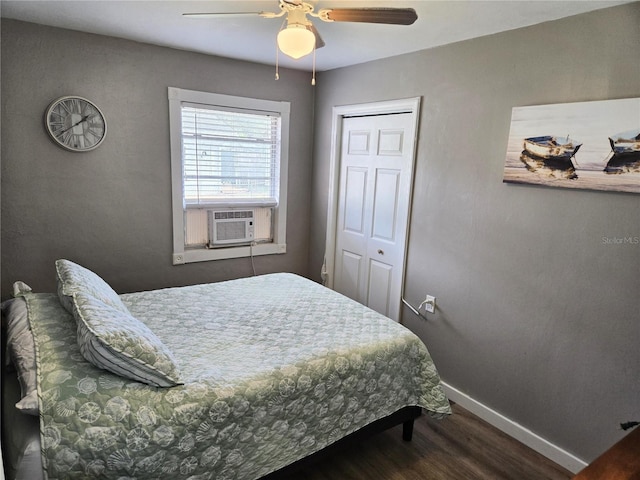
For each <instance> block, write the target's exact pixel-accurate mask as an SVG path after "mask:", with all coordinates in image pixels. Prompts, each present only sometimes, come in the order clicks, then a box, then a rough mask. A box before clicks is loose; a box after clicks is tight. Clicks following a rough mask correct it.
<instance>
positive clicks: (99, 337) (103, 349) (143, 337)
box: [73, 292, 182, 387]
mask: <svg viewBox="0 0 640 480" xmlns="http://www.w3.org/2000/svg"><path fill="white" fill-rule="evenodd" d="M73 315H74V317H75V318H76V322H77V323H78V345H79V346H80V352H81V353H82V356H83V357H84V358H85V359H86V360H87V361H89V362H90V363H92V364H93V365H95V366H96V367H98V368H103V369H105V370H109V371H110V372H112V373H115V374H117V375H121V376H123V377H126V378H130V379H132V380H137V381H139V382H144V383H147V384H149V385H154V386H156V387H173V386H175V385H181V384H182V382H181V381H180V373H179V371H178V367H177V365H176V362H175V359H174V357H173V354H172V353H171V351H170V350H169V349H168V348H167V347H166V346H165V345H164V344H163V343H162V342H161V341H160V339H159V338H158V337H157V336H156V335H155V334H154V333H153V332H152V331H151V330H150V329H149V328H148V327H147V326H146V325H145V324H144V323H142V322H141V321H139V320H138V319H136V318H134V317H133V316H131V314H130V313H128V312H123V311H121V310H119V309H117V308H114V307H113V306H111V305H108V304H106V303H105V302H103V301H102V300H100V299H97V298H95V297H93V296H91V295H88V294H86V293H82V292H77V293H75V294H74V295H73Z"/></svg>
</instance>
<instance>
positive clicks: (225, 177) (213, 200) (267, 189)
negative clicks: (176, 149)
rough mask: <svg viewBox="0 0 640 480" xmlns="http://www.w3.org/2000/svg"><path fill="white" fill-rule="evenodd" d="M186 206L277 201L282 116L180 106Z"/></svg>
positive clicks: (210, 107)
mask: <svg viewBox="0 0 640 480" xmlns="http://www.w3.org/2000/svg"><path fill="white" fill-rule="evenodd" d="M181 120H182V160H183V195H184V203H185V206H186V207H189V206H207V205H216V206H220V205H227V206H240V205H261V206H275V205H277V204H278V192H279V185H278V181H279V178H280V172H279V168H280V165H279V163H280V162H279V160H280V114H279V113H272V112H251V111H249V112H245V111H237V110H233V109H226V108H223V107H222V108H218V107H215V106H207V105H200V104H192V103H185V102H183V103H182V104H181Z"/></svg>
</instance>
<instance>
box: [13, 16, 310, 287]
mask: <svg viewBox="0 0 640 480" xmlns="http://www.w3.org/2000/svg"><path fill="white" fill-rule="evenodd" d="M274 74H275V71H274V68H273V67H271V66H264V65H257V64H252V63H247V62H240V61H235V60H229V59H224V58H216V57H211V56H206V55H201V54H196V53H188V52H184V51H180V50H173V49H169V48H163V47H157V46H151V45H145V44H140V43H136V42H131V41H126V40H120V39H115V38H110V37H104V36H98V35H90V34H84V33H79V32H74V31H70V30H62V29H57V28H50V27H44V26H39V25H35V24H30V23H24V22H18V21H12V20H3V21H2V249H1V251H2V296H3V298H6V297H7V295H8V294H9V293H10V291H11V290H10V289H11V284H12V283H13V282H14V281H16V280H23V281H25V282H27V283H28V284H30V285H31V286H32V288H34V290H37V291H52V289H53V288H54V287H55V270H54V261H55V260H56V259H57V258H68V259H70V260H74V261H76V262H79V263H81V264H83V265H85V266H87V267H89V268H91V269H93V270H94V271H96V272H98V273H99V274H100V275H102V276H103V277H104V278H105V279H106V280H107V281H108V282H109V283H110V284H111V285H112V286H113V287H114V288H115V289H116V290H117V291H118V292H129V291H134V290H141V289H153V288H159V287H166V286H174V285H186V284H194V283H202V282H211V281H218V280H225V279H229V278H235V277H240V276H247V275H250V274H251V262H250V260H249V259H248V258H245V259H238V260H225V261H216V262H203V263H197V264H189V265H180V266H172V264H171V253H172V217H171V180H170V157H169V121H168V101H167V87H169V86H173V87H180V88H186V89H195V90H204V91H211V92H216V93H222V94H228V95H238V96H247V97H253V96H255V97H258V98H264V99H269V100H285V101H289V102H291V135H290V138H291V144H290V153H289V157H290V163H289V184H288V229H287V244H288V248H287V253H286V254H285V255H270V256H261V257H256V258H255V266H256V270H257V272H258V273H267V272H270V271H290V272H295V273H299V274H303V275H304V274H306V273H307V262H308V245H309V223H308V221H309V220H308V219H309V208H310V184H311V154H312V133H313V132H312V130H313V128H312V115H313V95H314V92H313V87H311V85H310V83H309V74H308V73H306V72H299V71H293V70H283V71H282V72H281V73H280V80H279V81H277V82H276V81H274ZM62 95H80V96H83V97H87V98H89V99H91V100H93V101H94V102H95V103H96V104H97V105H98V106H99V107H100V108H101V109H102V111H103V112H104V114H105V116H106V117H107V120H108V134H107V138H106V140H105V142H104V143H103V145H102V146H100V147H99V148H98V149H97V150H94V151H92V152H88V153H82V154H79V153H72V152H67V151H65V150H63V149H61V148H59V147H57V146H56V145H54V144H53V142H52V141H51V140H50V139H49V137H48V136H47V134H46V133H45V130H44V127H43V114H44V111H45V109H46V107H47V106H48V104H49V103H50V102H51V101H52V100H53V99H55V98H57V97H60V96H62ZM294 219H295V221H294Z"/></svg>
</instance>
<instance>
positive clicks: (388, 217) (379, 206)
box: [371, 169, 401, 242]
mask: <svg viewBox="0 0 640 480" xmlns="http://www.w3.org/2000/svg"><path fill="white" fill-rule="evenodd" d="M400 173H401V172H400V171H399V170H387V169H380V170H378V171H377V172H376V186H375V194H374V195H375V198H374V200H373V228H372V231H371V235H372V237H374V238H376V239H378V240H387V241H390V242H393V240H394V236H395V229H396V224H397V212H398V195H399V193H400V192H398V187H399V186H400Z"/></svg>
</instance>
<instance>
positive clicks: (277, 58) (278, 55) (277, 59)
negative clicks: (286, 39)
mask: <svg viewBox="0 0 640 480" xmlns="http://www.w3.org/2000/svg"><path fill="white" fill-rule="evenodd" d="M279 64H280V48H278V41H277V40H276V80H280V74H279V73H278V67H279Z"/></svg>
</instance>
